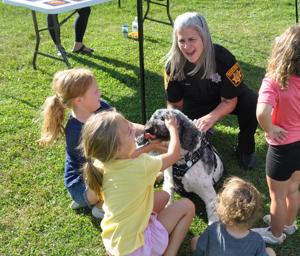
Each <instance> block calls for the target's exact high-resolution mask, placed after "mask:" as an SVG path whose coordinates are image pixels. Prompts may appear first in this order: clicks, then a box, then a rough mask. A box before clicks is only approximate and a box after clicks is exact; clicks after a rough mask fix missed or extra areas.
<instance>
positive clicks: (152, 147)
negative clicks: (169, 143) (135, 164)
mask: <svg viewBox="0 0 300 256" xmlns="http://www.w3.org/2000/svg"><path fill="white" fill-rule="evenodd" d="M150 151H155V152H158V153H165V152H167V147H166V146H165V145H163V143H162V142H159V141H156V142H150V143H149V144H147V145H144V146H142V147H139V148H137V149H136V150H135V151H134V152H133V153H132V155H131V158H136V157H138V156H139V155H140V154H143V153H149V152H150Z"/></svg>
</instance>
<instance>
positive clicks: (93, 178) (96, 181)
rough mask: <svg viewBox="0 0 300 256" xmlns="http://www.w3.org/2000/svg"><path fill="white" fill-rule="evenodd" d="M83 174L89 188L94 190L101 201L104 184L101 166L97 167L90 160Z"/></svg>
mask: <svg viewBox="0 0 300 256" xmlns="http://www.w3.org/2000/svg"><path fill="white" fill-rule="evenodd" d="M83 173H84V176H85V178H86V183H87V185H88V187H89V188H90V189H91V190H93V191H94V192H95V193H96V195H97V196H98V198H99V200H102V201H103V198H102V183H103V170H102V168H101V167H99V166H97V167H96V166H95V165H94V164H93V163H92V161H91V160H88V161H87V162H86V164H85V165H84V168H83Z"/></svg>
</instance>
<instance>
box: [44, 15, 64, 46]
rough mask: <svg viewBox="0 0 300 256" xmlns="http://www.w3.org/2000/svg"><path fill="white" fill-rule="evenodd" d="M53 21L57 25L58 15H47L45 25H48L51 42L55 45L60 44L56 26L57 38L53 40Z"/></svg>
mask: <svg viewBox="0 0 300 256" xmlns="http://www.w3.org/2000/svg"><path fill="white" fill-rule="evenodd" d="M54 20H56V22H57V24H58V15H57V14H48V15H47V25H48V30H49V33H50V36H51V38H52V41H53V42H54V44H55V45H58V44H60V43H61V42H60V27H59V26H58V28H57V32H58V35H57V38H55V33H54Z"/></svg>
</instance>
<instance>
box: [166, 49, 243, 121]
mask: <svg viewBox="0 0 300 256" xmlns="http://www.w3.org/2000/svg"><path fill="white" fill-rule="evenodd" d="M214 51H215V60H216V73H215V74H214V76H213V78H211V79H201V77H202V75H203V69H200V70H199V71H198V73H197V74H195V75H194V76H188V75H187V73H188V72H189V71H191V70H193V68H194V67H195V65H194V64H192V63H190V62H187V64H186V65H185V67H184V72H185V74H186V78H185V79H184V80H182V81H167V86H166V98H167V100H168V101H169V102H170V103H172V102H174V103H175V102H178V101H180V100H183V110H182V111H183V113H185V114H186V115H187V116H188V117H189V118H191V119H196V118H200V117H202V116H204V115H206V114H208V113H210V112H211V111H212V110H213V109H215V108H216V107H217V106H218V105H219V103H220V102H221V97H223V98H226V99H232V98H234V97H238V96H239V95H240V94H241V93H242V91H243V89H244V88H245V85H244V83H243V74H242V72H241V69H240V66H239V64H238V63H237V61H236V59H235V57H234V56H233V55H232V54H231V53H230V52H229V51H228V50H227V49H225V48H224V47H222V46H220V45H217V44H214Z"/></svg>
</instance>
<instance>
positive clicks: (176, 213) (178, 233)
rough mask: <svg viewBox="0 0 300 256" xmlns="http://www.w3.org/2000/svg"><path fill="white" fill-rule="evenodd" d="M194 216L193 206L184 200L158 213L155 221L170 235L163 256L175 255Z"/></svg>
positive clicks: (190, 202)
mask: <svg viewBox="0 0 300 256" xmlns="http://www.w3.org/2000/svg"><path fill="white" fill-rule="evenodd" d="M194 216H195V206H194V204H193V203H192V201H190V200H189V199H186V198H185V199H181V200H178V201H176V202H175V203H174V204H171V205H169V206H167V207H166V208H165V209H163V210H162V211H161V212H159V214H158V217H157V219H158V220H159V222H160V223H161V224H162V225H163V226H164V227H165V228H166V230H167V231H168V233H169V234H170V236H169V244H168V247H167V249H166V251H165V253H164V255H165V256H174V255H176V254H177V252H178V250H179V248H180V245H181V243H182V241H183V239H184V238H185V236H186V233H187V232H188V230H189V227H190V224H191V223H192V221H193V217H194Z"/></svg>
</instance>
